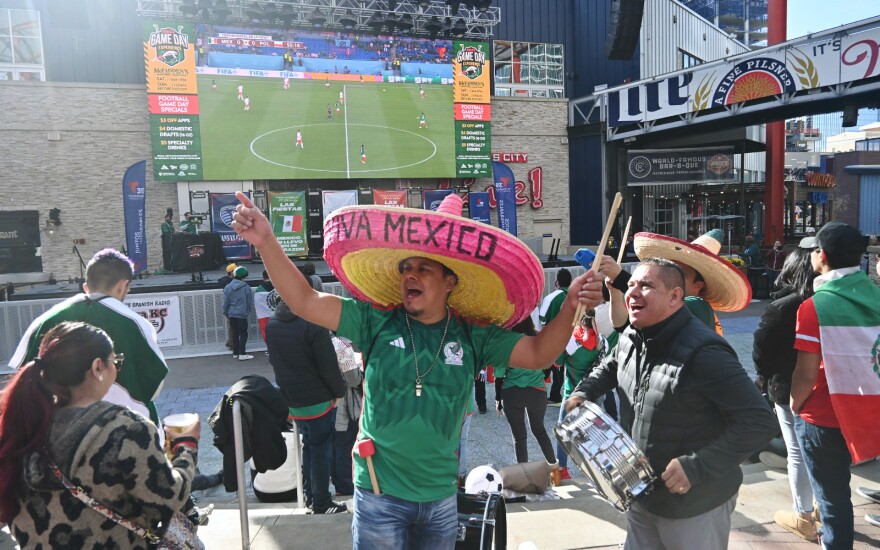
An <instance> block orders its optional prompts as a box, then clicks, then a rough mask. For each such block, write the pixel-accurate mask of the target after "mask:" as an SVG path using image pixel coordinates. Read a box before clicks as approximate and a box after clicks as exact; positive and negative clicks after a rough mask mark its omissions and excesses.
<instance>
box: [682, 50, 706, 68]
mask: <svg viewBox="0 0 880 550" xmlns="http://www.w3.org/2000/svg"><path fill="white" fill-rule="evenodd" d="M703 63H705V62H704V61H703V60H702V59H700V58H699V57H697V56H695V55H693V54H689V53H688V52H686V51H684V50H682V49H679V50H678V68H679V69H688V68H690V67H696V66H697V65H702V64H703Z"/></svg>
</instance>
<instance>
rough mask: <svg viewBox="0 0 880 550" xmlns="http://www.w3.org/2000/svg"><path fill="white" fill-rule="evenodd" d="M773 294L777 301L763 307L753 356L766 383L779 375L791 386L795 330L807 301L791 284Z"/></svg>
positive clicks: (780, 378)
mask: <svg viewBox="0 0 880 550" xmlns="http://www.w3.org/2000/svg"><path fill="white" fill-rule="evenodd" d="M773 297H774V300H773V301H772V302H770V304H769V305H768V306H767V309H765V310H764V314H763V315H761V322H760V324H759V325H758V330H756V331H755V341H754V344H753V346H752V359H753V360H754V361H755V368H756V369H758V374H760V375H761V376H763V377H764V379H765V381H766V382H768V383H769V382H770V379H771V378H773V377H774V375H776V377H777V378H778V379H779V380H780V381H781V382H782V383H783V384H784V385H787V386H788V387H789V388H790V386H791V375H792V373H794V367H795V365H796V364H797V356H798V353H797V350H796V349H794V336H795V332H794V330H795V325H796V324H797V312H798V308H799V307H800V306H801V304H802V303H804V299H803V298H802V297H801V295H800V294H798V293H797V292H795V291H794V289H793V288H792V287H790V286H787V287H784V288H782V290H780V291H779V292H777V293H775V294H774V295H773ZM774 382H775V380H774ZM778 397H781V398H782V399H784V400H786V401H785V403H784V404H785V405H787V404H788V401H787V397H786V396H785V395H784V394H783V395H782V396H778Z"/></svg>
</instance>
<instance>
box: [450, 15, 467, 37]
mask: <svg viewBox="0 0 880 550" xmlns="http://www.w3.org/2000/svg"><path fill="white" fill-rule="evenodd" d="M466 32H467V25H465V24H464V20H463V19H458V20H457V21H456V22H455V25H454V26H453V27H452V36H454V37H456V38H461V37H462V36H464V35H465V33H466Z"/></svg>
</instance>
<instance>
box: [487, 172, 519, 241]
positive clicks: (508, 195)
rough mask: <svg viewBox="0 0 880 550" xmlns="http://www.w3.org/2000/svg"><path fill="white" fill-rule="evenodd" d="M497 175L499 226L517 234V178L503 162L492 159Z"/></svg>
mask: <svg viewBox="0 0 880 550" xmlns="http://www.w3.org/2000/svg"><path fill="white" fill-rule="evenodd" d="M492 173H493V174H494V175H495V200H496V201H498V227H500V228H501V229H503V230H505V231H507V232H508V233H510V234H511V235H514V236H515V235H516V178H515V177H514V176H513V170H511V169H510V166H508V165H506V164H504V163H503V162H497V161H494V160H493V161H492Z"/></svg>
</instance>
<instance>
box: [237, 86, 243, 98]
mask: <svg viewBox="0 0 880 550" xmlns="http://www.w3.org/2000/svg"><path fill="white" fill-rule="evenodd" d="M238 99H239V101H244V85H242V84H239V85H238Z"/></svg>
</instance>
